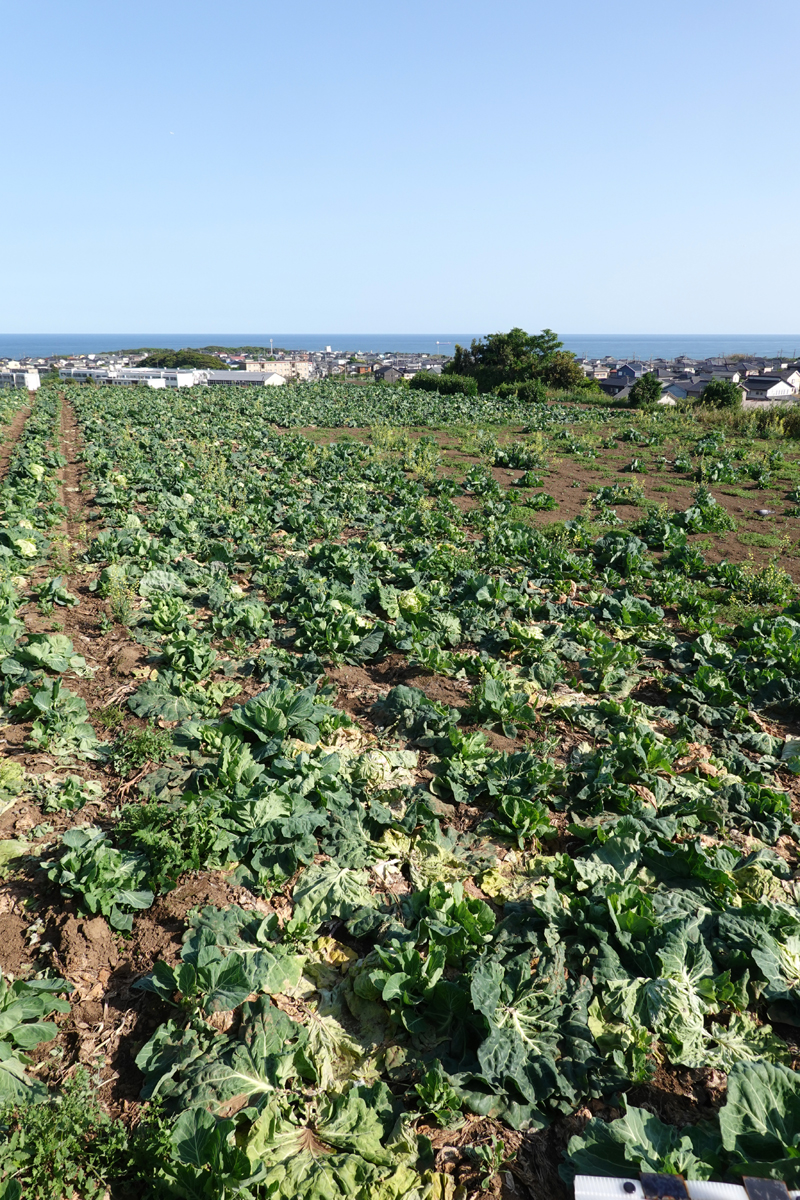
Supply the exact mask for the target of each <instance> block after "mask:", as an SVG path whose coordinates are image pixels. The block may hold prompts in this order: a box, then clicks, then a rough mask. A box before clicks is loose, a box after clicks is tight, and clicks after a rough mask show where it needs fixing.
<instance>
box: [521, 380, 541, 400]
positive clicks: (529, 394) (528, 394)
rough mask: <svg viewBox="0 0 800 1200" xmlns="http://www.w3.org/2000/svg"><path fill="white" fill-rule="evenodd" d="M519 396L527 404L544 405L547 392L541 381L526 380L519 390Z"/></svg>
mask: <svg viewBox="0 0 800 1200" xmlns="http://www.w3.org/2000/svg"><path fill="white" fill-rule="evenodd" d="M517 396H518V397H519V399H520V400H522V401H523V402H524V403H526V404H544V403H545V402H546V400H547V392H546V391H545V386H544V384H543V383H542V381H541V379H526V381H525V383H521V384H520V385H519V387H518V388H517Z"/></svg>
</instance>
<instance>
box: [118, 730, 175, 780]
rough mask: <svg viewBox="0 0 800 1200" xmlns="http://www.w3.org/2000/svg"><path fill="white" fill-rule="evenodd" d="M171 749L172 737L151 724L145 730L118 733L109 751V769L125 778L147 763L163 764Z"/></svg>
mask: <svg viewBox="0 0 800 1200" xmlns="http://www.w3.org/2000/svg"><path fill="white" fill-rule="evenodd" d="M171 749H172V737H171V736H170V734H169V733H167V731H166V730H163V729H156V728H155V726H154V725H153V724H152V723H151V724H150V725H148V726H147V727H146V728H145V729H129V730H127V731H126V732H124V733H120V734H119V735H118V736H117V738H116V740H115V742H114V745H113V747H112V750H111V758H110V762H111V768H112V770H113V771H114V773H115V774H116V775H121V776H123V777H127V776H128V775H130V774H132V772H134V771H137V770H138V769H139V768H140V767H143V766H144V764H145V763H148V762H153V763H156V762H163V761H164V759H165V758H167V757H168V756H169V753H170V751H171Z"/></svg>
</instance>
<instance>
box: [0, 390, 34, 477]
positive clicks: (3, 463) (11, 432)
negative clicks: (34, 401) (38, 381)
mask: <svg viewBox="0 0 800 1200" xmlns="http://www.w3.org/2000/svg"><path fill="white" fill-rule="evenodd" d="M31 407H32V406H31V405H30V404H27V405H26V406H25V408H21V409H20V410H19V412H18V413H17V415H16V416H15V417H14V420H13V421H12V422H11V424H10V425H8V426H7V427H6V429H5V430H4V431H3V441H2V444H0V479H3V478H4V477H5V473H6V471H7V470H8V464H9V463H10V462H11V455H12V454H13V453H14V448H15V446H16V444H17V442H18V441H19V439H20V436H21V434H22V431H23V429H24V428H25V422H26V421H27V419H28V417H29V416H30V415H31Z"/></svg>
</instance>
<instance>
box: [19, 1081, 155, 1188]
mask: <svg viewBox="0 0 800 1200" xmlns="http://www.w3.org/2000/svg"><path fill="white" fill-rule="evenodd" d="M0 1125H2V1127H3V1129H4V1132H5V1139H4V1142H3V1145H2V1148H0V1167H2V1169H3V1175H4V1176H7V1175H13V1179H14V1180H15V1181H16V1182H17V1183H18V1185H20V1188H21V1190H19V1191H17V1192H14V1191H6V1190H4V1192H3V1194H4V1195H9V1196H13V1195H19V1196H21V1195H23V1194H24V1195H25V1196H26V1197H28V1200H52V1197H54V1196H81V1197H82V1198H84V1200H95V1198H98V1200H99V1198H100V1197H103V1196H107V1195H109V1188H110V1189H111V1193H112V1194H113V1195H115V1196H128V1195H135V1194H139V1195H141V1194H143V1192H142V1187H143V1186H145V1181H146V1180H150V1179H151V1178H152V1164H153V1159H154V1158H168V1157H169V1155H170V1139H169V1127H168V1123H167V1122H166V1121H165V1120H164V1119H163V1118H161V1116H160V1114H159V1113H158V1112H157V1111H156V1110H151V1111H150V1113H149V1114H148V1117H147V1119H146V1121H145V1122H144V1123H143V1124H142V1125H140V1126H139V1127H138V1129H137V1131H136V1133H134V1134H133V1135H130V1134H129V1133H128V1131H127V1130H126V1129H125V1126H124V1125H123V1124H122V1122H121V1121H119V1120H112V1118H111V1117H109V1116H108V1115H107V1114H106V1113H105V1112H103V1110H102V1108H101V1107H100V1104H99V1103H98V1100H97V1096H96V1093H95V1091H94V1090H93V1088H92V1085H91V1082H90V1079H89V1075H88V1073H87V1072H86V1071H85V1070H83V1069H80V1070H78V1071H77V1072H76V1074H75V1076H74V1077H73V1078H72V1079H70V1080H68V1081H67V1082H66V1083H65V1085H64V1088H63V1091H62V1092H61V1094H60V1095H59V1096H58V1097H56V1096H53V1097H52V1099H50V1100H47V1101H46V1102H45V1103H42V1104H35V1103H28V1104H7V1105H5V1107H4V1108H3V1109H2V1110H0ZM137 1181H138V1187H137V1186H136V1185H137ZM6 1186H8V1185H6ZM120 1189H122V1190H120ZM129 1189H130V1190H129Z"/></svg>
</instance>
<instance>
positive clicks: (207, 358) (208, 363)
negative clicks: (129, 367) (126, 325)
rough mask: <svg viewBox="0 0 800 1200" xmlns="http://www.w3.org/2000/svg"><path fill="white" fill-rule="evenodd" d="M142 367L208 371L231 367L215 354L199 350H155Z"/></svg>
mask: <svg viewBox="0 0 800 1200" xmlns="http://www.w3.org/2000/svg"><path fill="white" fill-rule="evenodd" d="M139 366H140V367H162V368H169V369H174V368H175V367H196V368H202V369H204V370H207V371H228V370H230V367H229V366H228V364H227V363H224V362H222V361H221V360H220V359H219V358H217V356H216V355H215V354H203V353H201V351H199V350H154V351H153V353H152V354H148V356H147V358H145V359H144V360H143V361H142V362H140V363H139Z"/></svg>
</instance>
